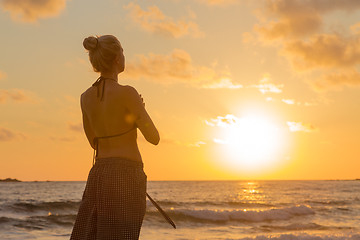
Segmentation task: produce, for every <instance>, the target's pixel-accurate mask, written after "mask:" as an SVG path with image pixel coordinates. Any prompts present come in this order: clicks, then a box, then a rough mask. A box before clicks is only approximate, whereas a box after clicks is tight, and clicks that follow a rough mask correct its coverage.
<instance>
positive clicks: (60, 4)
mask: <svg viewBox="0 0 360 240" xmlns="http://www.w3.org/2000/svg"><path fill="white" fill-rule="evenodd" d="M0 6H1V7H2V8H3V10H5V11H7V12H10V15H11V18H12V19H14V20H15V21H20V22H30V23H33V22H36V21H37V20H38V19H40V18H51V17H56V16H58V15H59V14H60V13H61V12H62V11H63V10H64V9H65V6H66V0H0Z"/></svg>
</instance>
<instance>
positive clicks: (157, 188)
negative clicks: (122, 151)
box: [0, 180, 360, 240]
mask: <svg viewBox="0 0 360 240" xmlns="http://www.w3.org/2000/svg"><path fill="white" fill-rule="evenodd" d="M85 184H86V182H1V183H0V239H1V240H8V239H9V240H10V239H21V240H24V239H39V240H40V239H41V240H64V239H69V238H70V234H71V230H72V227H73V224H74V221H75V218H76V214H77V211H78V208H79V205H80V201H81V197H82V193H83V190H84V187H85ZM147 192H148V193H149V194H150V196H151V197H152V198H153V199H154V200H155V201H157V203H158V204H159V205H160V206H161V207H162V208H163V209H164V210H165V212H167V213H168V215H169V216H170V217H171V219H172V220H173V221H174V222H175V224H176V227H177V228H176V229H174V228H173V227H172V226H171V225H170V224H168V223H167V222H166V221H165V219H164V218H163V217H162V216H161V214H160V213H159V212H158V211H157V210H156V208H155V207H154V206H153V205H152V203H151V202H150V201H149V200H147V212H146V215H145V218H144V222H143V227H142V229H141V234H140V239H143V240H162V239H167V240H240V239H241V240H245V239H246V240H250V239H256V240H266V239H279V240H332V239H334V240H340V239H341V240H342V239H350V240H360V181H357V180H329V181H149V182H148V185H147Z"/></svg>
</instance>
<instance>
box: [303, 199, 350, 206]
mask: <svg viewBox="0 0 360 240" xmlns="http://www.w3.org/2000/svg"><path fill="white" fill-rule="evenodd" d="M305 202H306V203H308V204H321V205H336V206H339V205H347V204H352V201H346V200H324V201H316V200H308V201H305Z"/></svg>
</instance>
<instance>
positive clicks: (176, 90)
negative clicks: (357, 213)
mask: <svg viewBox="0 0 360 240" xmlns="http://www.w3.org/2000/svg"><path fill="white" fill-rule="evenodd" d="M0 9H1V11H0V29H1V42H0V154H1V156H0V178H7V177H11V178H18V179H21V180H28V181H32V180H86V178H87V174H88V171H89V169H90V168H91V164H92V149H91V148H90V146H89V144H88V142H87V140H86V137H85V134H84V133H83V130H82V123H81V111H80V105H79V97H80V94H81V93H82V92H83V91H85V90H86V89H87V88H88V87H89V86H91V84H92V83H93V82H94V81H95V80H96V78H97V77H98V74H97V73H94V72H93V70H92V68H91V65H90V63H89V61H88V55H87V53H86V51H85V49H84V48H83V46H82V41H83V39H84V38H85V37H88V36H90V35H105V34H113V35H115V36H116V37H118V38H119V40H120V42H121V43H122V46H123V48H124V55H125V58H126V67H125V72H124V73H123V74H121V75H120V79H119V83H120V84H124V85H131V86H134V87H135V88H136V89H137V90H138V92H139V93H141V94H142V96H143V98H144V101H145V103H146V109H147V110H148V112H149V114H150V115H151V117H152V119H153V121H154V123H155V125H156V126H157V128H158V130H159V132H160V136H161V141H160V143H159V145H158V146H152V145H151V144H150V143H147V142H146V141H145V140H144V138H143V137H142V136H141V134H140V132H139V147H140V150H141V153H142V157H143V161H144V164H145V171H146V173H147V175H148V179H149V180H227V179H229V180H232V179H354V178H360V174H359V172H360V124H359V123H360V88H359V87H360V72H359V71H360V69H359V64H360V1H358V0H312V1H310V0H258V1H252V0H181V1H180V0H167V1H164V0H156V1H120V0H102V1H95V0H42V1H38V0H0Z"/></svg>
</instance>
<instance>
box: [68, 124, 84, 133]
mask: <svg viewBox="0 0 360 240" xmlns="http://www.w3.org/2000/svg"><path fill="white" fill-rule="evenodd" d="M67 125H68V128H69V129H70V130H71V131H74V132H83V125H82V123H68V124H67Z"/></svg>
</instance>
